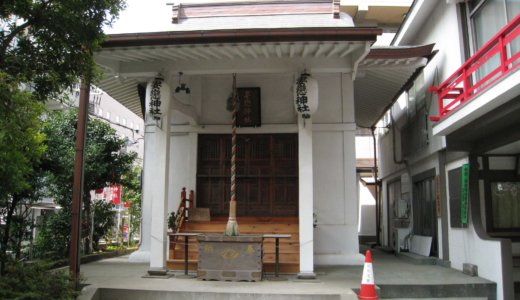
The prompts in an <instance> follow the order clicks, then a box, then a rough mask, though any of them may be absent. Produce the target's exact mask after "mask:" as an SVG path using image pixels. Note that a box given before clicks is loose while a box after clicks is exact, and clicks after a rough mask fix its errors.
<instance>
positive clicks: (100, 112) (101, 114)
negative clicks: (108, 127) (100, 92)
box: [98, 107, 103, 117]
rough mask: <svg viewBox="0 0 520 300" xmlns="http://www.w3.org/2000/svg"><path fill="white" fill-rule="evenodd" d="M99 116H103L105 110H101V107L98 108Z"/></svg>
mask: <svg viewBox="0 0 520 300" xmlns="http://www.w3.org/2000/svg"><path fill="white" fill-rule="evenodd" d="M98 116H101V117H102V116H103V110H102V109H101V107H100V108H98Z"/></svg>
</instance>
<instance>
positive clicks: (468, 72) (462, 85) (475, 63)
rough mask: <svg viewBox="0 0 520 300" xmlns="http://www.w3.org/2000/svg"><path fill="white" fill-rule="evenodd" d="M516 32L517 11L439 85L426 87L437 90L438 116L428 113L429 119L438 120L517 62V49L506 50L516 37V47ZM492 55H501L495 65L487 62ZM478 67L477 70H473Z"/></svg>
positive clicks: (519, 30)
mask: <svg viewBox="0 0 520 300" xmlns="http://www.w3.org/2000/svg"><path fill="white" fill-rule="evenodd" d="M519 34H520V15H518V16H516V17H515V18H514V19H513V20H512V21H511V22H510V23H509V24H507V25H506V26H505V27H504V28H502V29H501V30H500V31H499V32H498V33H497V34H496V35H495V36H494V37H493V38H491V40H489V41H488V42H487V43H486V44H485V45H484V46H483V47H482V48H481V49H480V50H478V51H477V53H475V54H474V55H473V56H472V57H471V58H470V59H468V60H467V61H466V62H465V63H464V64H463V65H462V66H461V67H460V68H459V69H458V70H457V71H455V73H453V74H452V75H451V76H450V77H449V78H448V79H446V80H445V81H444V82H443V83H442V84H441V85H439V86H438V87H434V86H431V87H429V90H430V91H432V92H434V93H436V94H438V100H437V101H438V105H439V116H430V120H432V121H439V120H441V119H442V118H444V117H446V116H447V115H448V114H449V113H450V112H452V111H454V110H455V109H457V108H458V107H459V106H461V105H462V104H464V103H466V102H467V101H469V100H470V99H472V98H474V97H475V96H476V95H478V94H479V93H481V92H482V91H484V90H485V89H486V88H488V87H490V86H491V85H492V84H494V83H495V82H496V81H497V80H499V79H500V78H502V77H504V76H506V75H507V74H509V73H510V72H511V71H513V70H514V69H516V68H517V67H518V66H520V62H519V59H520V52H519V51H518V49H513V47H509V50H508V45H512V42H513V41H518V43H517V44H516V47H520V41H519V40H520V39H517V38H518V35H519ZM515 39H516V40H515ZM494 57H499V59H500V64H499V65H498V67H496V68H494V65H492V66H490V64H492V63H493V62H491V59H493V58H494ZM486 63H489V64H487V65H486ZM484 65H486V68H493V69H492V70H486V69H484V68H482V67H483V66H484ZM479 70H480V72H479V73H480V74H475V73H476V72H477V71H479Z"/></svg>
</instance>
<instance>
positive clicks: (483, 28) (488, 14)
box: [468, 0, 520, 79]
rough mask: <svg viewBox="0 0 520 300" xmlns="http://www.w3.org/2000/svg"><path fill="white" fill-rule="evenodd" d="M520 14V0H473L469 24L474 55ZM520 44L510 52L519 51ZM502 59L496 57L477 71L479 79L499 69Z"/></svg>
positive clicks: (469, 8)
mask: <svg viewBox="0 0 520 300" xmlns="http://www.w3.org/2000/svg"><path fill="white" fill-rule="evenodd" d="M519 13H520V1H518V0H473V1H470V2H469V5H468V15H469V23H470V28H471V36H472V43H471V45H472V49H473V50H472V53H475V52H477V51H478V50H479V49H480V48H481V47H482V46H484V45H485V44H486V43H487V42H488V41H489V40H490V39H491V38H492V37H493V36H494V35H495V34H496V33H497V32H498V31H499V30H500V29H502V27H504V26H505V25H506V24H507V23H508V22H509V21H511V20H512V19H513V18H514V17H515V16H516V15H518V14H519ZM519 47H520V42H519V41H516V42H514V43H512V44H511V48H512V49H509V50H510V51H515V52H516V51H518V48H519ZM499 64H500V57H499V56H498V54H496V55H494V56H493V57H492V58H491V59H490V60H489V61H487V62H486V63H485V64H484V65H483V66H482V67H480V68H479V70H478V71H477V78H479V79H480V78H483V77H484V76H486V75H487V74H488V73H489V72H490V71H491V70H493V69H495V68H496V67H498V65H499Z"/></svg>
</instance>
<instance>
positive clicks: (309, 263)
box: [95, 0, 432, 277]
mask: <svg viewBox="0 0 520 300" xmlns="http://www.w3.org/2000/svg"><path fill="white" fill-rule="evenodd" d="M259 7H261V8H262V9H261V10H260V12H258V8H259ZM254 8H257V10H255V9H254ZM367 9H368V8H367ZM401 9H402V8H401ZM405 9H406V8H405ZM358 11H361V13H359V16H358V17H359V19H362V17H363V14H362V10H358ZM401 15H402V14H401ZM172 20H173V23H172V24H171V25H170V26H169V27H168V28H167V31H161V32H152V33H129V34H114V35H110V36H109V40H108V41H107V42H105V43H104V44H103V48H102V49H101V50H100V51H99V52H97V53H96V54H95V57H96V61H97V62H98V64H99V65H100V66H101V67H102V68H103V69H104V71H105V75H106V76H105V79H104V80H102V81H101V82H100V83H99V84H98V85H99V86H100V87H101V88H102V89H103V90H105V91H106V92H107V93H108V94H110V95H111V96H112V97H114V98H115V99H117V100H118V101H120V102H121V103H122V104H123V105H125V106H126V107H128V108H129V109H131V110H132V111H134V112H135V113H136V114H138V115H142V116H143V117H144V118H145V131H144V132H145V154H144V185H143V216H144V219H143V231H142V237H143V240H142V244H141V248H140V250H139V251H138V252H137V253H135V254H134V255H133V257H132V259H133V260H144V261H150V268H151V269H164V268H166V267H167V265H166V258H167V251H166V247H167V239H166V224H165V222H166V219H167V217H166V216H167V213H168V212H170V211H173V210H175V209H176V208H177V206H178V201H179V200H178V196H177V195H179V193H180V192H181V189H182V187H187V188H188V189H194V190H195V192H196V194H197V197H196V206H197V207H207V208H210V212H211V214H212V215H225V214H227V209H226V203H227V202H228V201H229V197H228V188H229V187H228V186H226V184H227V182H228V181H229V175H228V174H229V173H226V172H228V171H227V163H228V160H229V157H228V156H229V154H228V152H226V151H228V150H227V149H229V148H230V145H229V146H228V144H229V134H230V132H231V118H232V114H231V113H230V112H229V111H228V110H227V102H228V98H229V97H230V94H231V92H232V81H233V80H232V78H233V74H236V78H237V87H238V88H249V89H248V90H247V91H248V92H251V93H252V94H253V95H256V96H254V97H258V98H254V99H255V101H256V99H258V100H259V103H260V105H259V106H254V108H253V110H252V111H250V112H244V111H242V112H241V113H242V114H244V113H245V114H250V115H249V116H250V117H251V118H252V119H251V120H242V121H244V122H245V123H244V124H243V125H244V126H243V127H242V128H239V130H238V134H239V137H240V138H239V149H240V143H242V145H243V147H244V148H242V149H245V150H242V151H245V152H246V153H248V154H244V156H243V161H242V163H243V166H247V168H246V167H243V168H242V169H240V163H241V162H240V161H239V171H238V172H239V175H240V174H242V175H244V176H246V177H247V179H248V180H247V181H246V180H243V181H242V182H241V181H240V180H239V183H238V185H239V190H238V198H239V199H242V203H240V202H239V204H238V205H239V215H240V216H266V215H267V216H278V217H297V218H298V222H299V233H298V234H299V265H298V269H299V273H300V275H302V276H303V277H314V276H315V275H314V265H315V264H325V265H327V264H331V265H338V264H339V265H345V264H357V265H359V264H362V263H363V256H362V255H360V254H359V246H358V223H359V222H358V221H359V220H358V215H359V204H358V175H357V174H356V153H355V152H356V149H355V136H356V131H357V129H358V127H369V126H371V125H372V124H375V122H376V121H377V120H378V119H379V117H380V116H381V115H382V114H383V113H384V111H385V108H386V107H387V106H388V105H389V104H390V103H391V101H392V99H393V97H394V95H396V94H397V93H398V91H399V90H400V88H401V87H402V86H403V84H404V83H405V82H406V81H407V79H408V78H409V77H410V76H411V75H412V74H413V73H414V72H415V71H416V70H417V69H418V68H420V67H423V66H424V65H426V63H427V61H428V58H429V57H430V56H431V49H432V45H428V46H420V47H394V48H374V49H371V46H372V44H373V43H374V42H375V41H376V39H377V37H378V36H379V35H381V34H382V32H383V30H382V29H380V28H376V27H356V26H354V22H353V19H352V17H350V16H349V15H348V14H346V13H344V12H343V11H341V9H340V5H339V2H337V1H329V0H320V1H298V2H296V1H287V2H276V1H273V2H271V1H264V2H259V3H245V4H244V3H225V4H223V3H213V4H203V5H200V4H199V5H195V4H193V5H188V4H186V5H184V4H183V5H177V6H173V15H172ZM304 72H308V73H310V74H312V77H313V78H315V79H316V80H317V82H318V87H319V94H318V98H319V105H318V108H317V110H316V112H315V113H313V114H312V115H311V116H310V118H308V119H304V118H302V116H301V115H299V114H297V112H296V110H295V104H294V93H293V90H294V85H295V83H296V80H297V79H298V78H299V77H300V76H301V74H302V73H304ZM183 85H184V87H189V89H190V93H189V94H188V93H186V90H185V89H182V87H183ZM177 88H178V89H177ZM176 90H178V92H177V91H176ZM243 91H245V90H243ZM239 92H240V90H239ZM157 100H160V113H161V115H160V116H159V117H158V118H157V119H155V118H154V115H153V114H152V113H151V109H152V110H156V109H157V107H153V104H154V103H153V102H155V103H156V101H157ZM239 118H240V117H239ZM255 118H256V119H255ZM244 145H245V146H244ZM239 151H241V150H239ZM271 153H274V154H273V155H271V156H269V158H266V157H264V156H262V155H263V154H271ZM240 155H241V154H240V152H239V160H240V159H241V158H240ZM240 172H243V173H240ZM240 187H242V190H240ZM262 189H266V191H269V192H263V191H264V190H262ZM250 190H255V191H260V192H258V193H255V194H254V195H253V193H250V192H247V191H250ZM280 195H283V196H280ZM239 201H240V200H239ZM313 214H315V215H316V217H317V220H318V223H319V224H318V227H317V228H316V229H313ZM152 216H153V217H152Z"/></svg>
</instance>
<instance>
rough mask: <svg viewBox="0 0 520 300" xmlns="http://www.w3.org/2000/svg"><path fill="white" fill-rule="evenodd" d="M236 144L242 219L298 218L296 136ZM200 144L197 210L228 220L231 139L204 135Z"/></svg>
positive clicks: (251, 137)
mask: <svg viewBox="0 0 520 300" xmlns="http://www.w3.org/2000/svg"><path fill="white" fill-rule="evenodd" d="M237 143H238V149H237V150H238V154H237V177H236V180H237V215H238V216H298V136H297V134H240V135H238V137H237ZM198 145H199V146H198V163H197V165H198V170H197V207H207V208H209V209H210V212H211V215H212V216H224V215H227V214H228V206H229V200H230V160H231V135H229V134H201V135H199V142H198Z"/></svg>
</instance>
